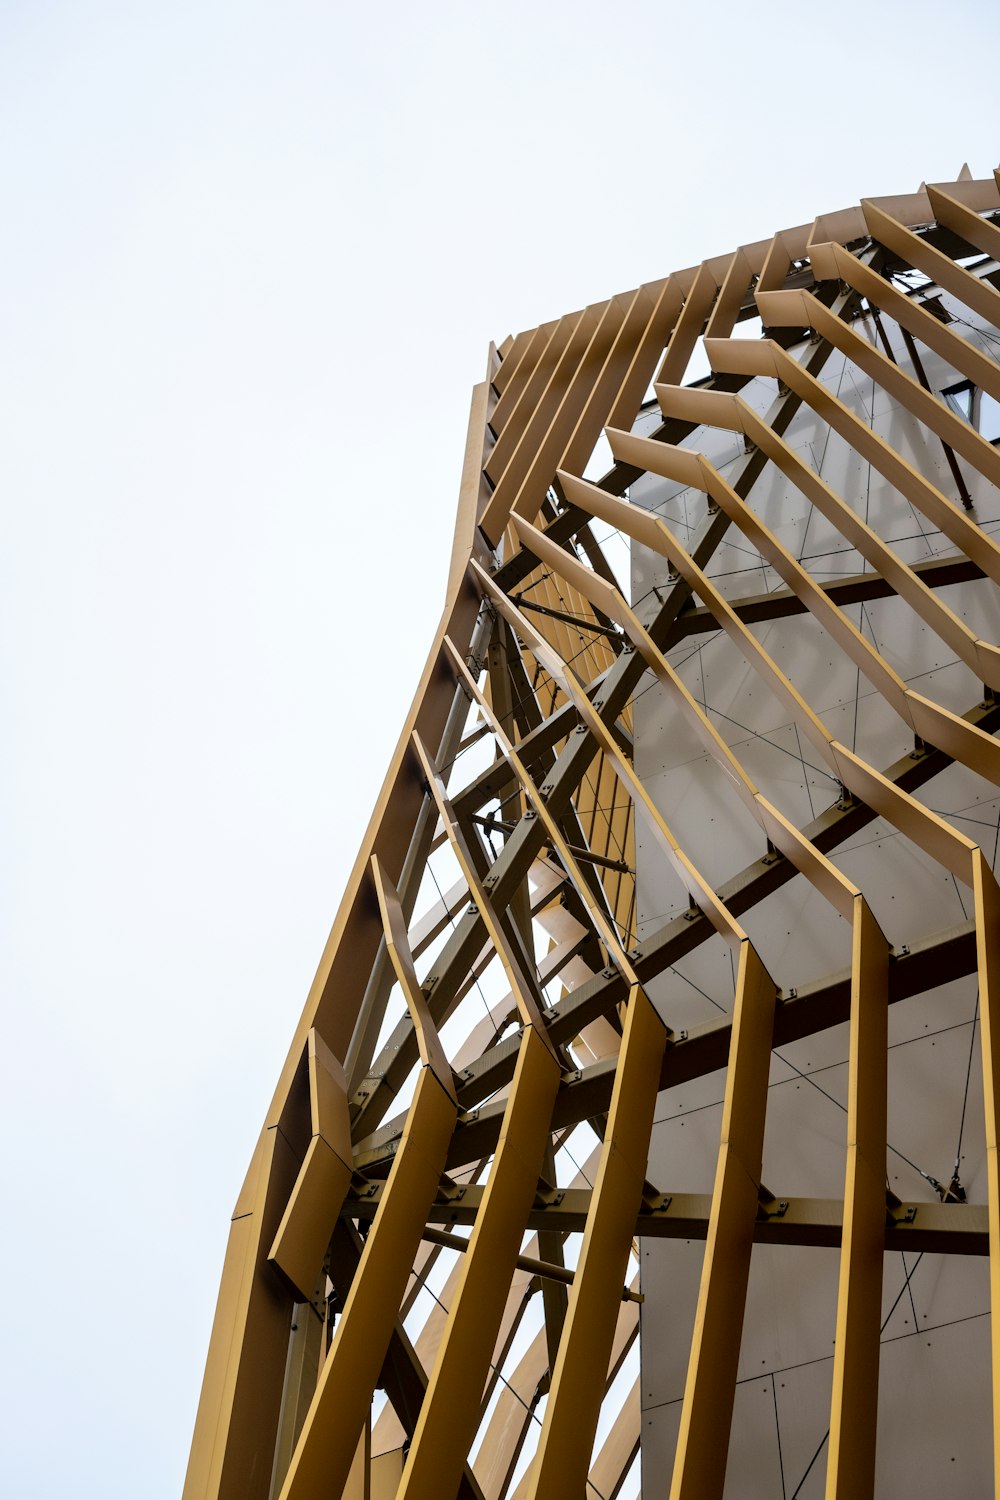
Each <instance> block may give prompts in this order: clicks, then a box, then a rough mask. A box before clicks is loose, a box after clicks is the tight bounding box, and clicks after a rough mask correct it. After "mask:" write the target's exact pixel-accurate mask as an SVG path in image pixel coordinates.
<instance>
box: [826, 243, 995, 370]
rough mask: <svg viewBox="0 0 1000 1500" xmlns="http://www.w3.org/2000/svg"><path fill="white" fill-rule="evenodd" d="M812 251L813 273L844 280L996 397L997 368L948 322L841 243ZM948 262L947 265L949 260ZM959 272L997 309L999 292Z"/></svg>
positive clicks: (967, 274) (947, 361)
mask: <svg viewBox="0 0 1000 1500" xmlns="http://www.w3.org/2000/svg"><path fill="white" fill-rule="evenodd" d="M918 243H922V241H920V242H918ZM812 254H813V268H814V270H815V272H816V274H817V276H823V277H828V278H829V279H831V280H840V281H845V282H847V283H848V285H849V286H853V287H856V288H857V290H858V291H859V292H863V293H864V295H865V297H866V298H867V299H868V301H869V302H870V303H871V304H873V305H874V306H875V307H877V308H879V309H880V310H881V311H882V312H885V313H888V315H889V316H890V317H891V318H894V319H895V320H896V322H897V323H898V324H899V325H900V327H901V328H905V329H906V330H907V331H908V332H909V333H912V334H913V336H914V338H918V339H920V340H921V342H922V343H924V344H926V345H927V347H928V349H933V351H934V353H935V354H937V355H940V357H941V358H942V359H943V360H945V361H946V363H947V364H950V365H951V366H952V367H953V368H954V369H955V370H957V371H958V373H959V374H960V375H965V376H967V377H968V379H969V380H972V381H973V382H974V383H975V384H976V385H978V386H981V387H982V389H983V390H984V391H989V392H990V394H991V395H992V396H994V397H996V398H997V399H1000V368H998V367H997V365H996V364H995V363H994V362H993V360H992V359H990V357H989V355H987V354H984V353H983V352H982V351H981V350H980V349H977V348H976V347H975V345H974V344H970V343H969V341H968V339H967V338H962V337H960V335H959V334H957V333H956V332H955V330H954V328H953V327H952V326H951V325H950V324H948V323H942V322H941V321H940V319H939V318H936V317H934V315H933V313H929V312H927V311H926V309H925V308H923V307H921V305H920V303H919V302H918V301H916V300H915V299H914V298H913V297H907V296H906V295H904V293H903V292H901V291H900V290H899V288H898V287H895V286H893V284H892V282H891V281H887V280H886V278H885V277H884V276H879V275H878V274H877V273H876V272H875V271H873V270H872V268H871V266H866V265H863V264H862V262H861V261H860V260H858V258H857V256H856V255H852V254H851V252H850V251H849V250H845V249H844V247H843V246H842V245H816V246H814V247H813V252H812ZM948 264H949V265H951V264H952V263H951V261H949V262H948ZM956 269H959V268H957V267H956ZM961 274H962V275H963V276H965V278H966V280H967V281H969V282H971V283H972V284H973V285H974V286H975V287H981V288H982V289H983V290H984V291H987V292H989V293H990V296H991V297H992V298H993V299H994V302H995V304H996V308H1000V294H998V293H997V292H995V291H994V290H993V288H992V287H990V286H986V285H985V284H984V283H982V282H980V281H978V280H977V279H976V278H975V277H974V276H970V275H969V273H968V272H967V271H963V272H962V273H961ZM994 316H996V313H994Z"/></svg>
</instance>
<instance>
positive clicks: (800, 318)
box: [757, 290, 1000, 484]
mask: <svg viewBox="0 0 1000 1500" xmlns="http://www.w3.org/2000/svg"><path fill="white" fill-rule="evenodd" d="M757 302H758V306H759V307H760V310H761V317H762V318H763V319H764V322H765V323H766V324H767V325H768V327H793V328H800V327H802V328H815V329H816V332H817V333H819V334H821V335H822V337H823V338H825V339H829V341H830V342H831V343H832V344H835V345H836V347H837V348H838V349H840V350H841V352H842V353H844V354H846V355H847V356H848V358H849V359H851V360H853V361H854V363H855V364H856V365H858V366H859V367H860V368H861V369H862V370H864V372H865V374H866V375H868V376H870V378H871V379H872V380H874V381H875V382H876V384H877V385H880V386H882V387H883V388H884V389H885V390H887V391H888V392H889V394H890V395H891V396H894V397H895V399H896V400H897V401H899V402H900V403H901V404H902V405H903V406H905V407H906V409H907V410H908V411H909V412H910V413H911V414H912V415H913V416H914V417H916V418H917V420H918V421H920V422H922V423H923V424H924V425H925V426H927V427H929V428H930V430H931V431H932V432H934V433H936V434H937V436H938V437H939V438H941V439H942V441H943V442H945V443H947V444H948V446H949V447H950V448H954V450H955V452H956V453H960V454H961V455H962V457H963V458H965V459H967V460H968V461H969V463H970V464H972V466H973V467H974V468H976V469H978V470H979V472H980V474H982V475H983V477H984V478H986V479H988V480H989V481H990V483H991V484H1000V454H997V453H996V451H995V450H994V449H993V448H992V447H991V446H990V444H989V443H988V442H987V441H986V440H985V438H983V437H981V436H980V434H979V433H978V432H976V430H975V428H973V427H970V426H969V424H968V422H966V421H965V420H964V419H963V418H962V417H960V416H958V415H957V414H956V413H955V412H953V411H952V410H951V408H950V407H948V406H946V405H945V403H944V402H943V401H939V400H938V398H937V397H936V396H933V395H931V393H930V392H929V391H925V390H924V388H923V386H922V385H920V384H919V383H918V382H917V381H916V380H914V379H913V378H912V377H911V376H910V375H908V374H907V373H906V371H905V370H902V369H901V368H900V367H899V365H897V364H895V363H894V362H893V361H892V360H891V359H888V358H887V357H886V356H885V355H884V354H883V353H882V352H881V350H880V349H876V348H875V346H874V344H870V343H869V342H868V340H867V339H865V338H862V336H861V335H860V334H859V333H858V332H857V330H856V329H855V328H853V327H852V326H851V325H850V324H848V323H845V322H843V320H842V319H840V318H838V317H837V316H836V315H835V314H834V313H831V312H830V310H829V308H827V307H825V306H824V304H823V303H822V302H821V301H820V300H819V298H818V297H814V296H813V295H812V293H811V292H804V291H796V290H792V291H780V292H758V293H757Z"/></svg>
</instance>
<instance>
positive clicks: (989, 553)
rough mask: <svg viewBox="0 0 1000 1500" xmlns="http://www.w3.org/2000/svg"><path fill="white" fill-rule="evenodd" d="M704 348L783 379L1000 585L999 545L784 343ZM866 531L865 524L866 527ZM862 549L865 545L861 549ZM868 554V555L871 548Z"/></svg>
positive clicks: (901, 580) (946, 617)
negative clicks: (803, 364)
mask: <svg viewBox="0 0 1000 1500" xmlns="http://www.w3.org/2000/svg"><path fill="white" fill-rule="evenodd" d="M705 348H706V352H707V354H708V357H709V360H710V362H711V364H712V368H713V369H717V370H719V371H722V372H726V373H729V372H732V373H737V372H738V373H740V374H747V375H769V376H771V377H772V378H774V379H777V380H781V381H783V382H784V383H785V385H787V386H788V387H789V388H790V389H792V390H794V391H795V392H796V393H797V394H798V395H800V396H801V397H802V398H803V400H805V401H806V402H807V404H808V405H809V406H810V407H811V408H812V410H813V411H815V412H816V414H817V415H818V416H820V417H822V418H823V420H824V421H825V422H827V423H828V424H829V426H830V427H831V428H832V429H833V430H834V431H835V432H837V433H839V434H840V436H841V437H843V438H844V439H845V440H846V441H847V442H848V443H849V444H850V446H851V447H852V448H854V449H855V451H856V452H858V453H859V454H861V455H862V456H863V457H864V458H866V459H867V460H868V462H869V463H870V464H872V466H873V467H874V468H875V469H877V470H878V472H879V473H880V474H882V475H884V477H885V478H886V479H888V480H889V482H890V483H891V484H893V485H895V487H896V488H897V489H898V490H899V491H900V493H901V494H903V495H905V496H906V498H907V500H909V502H910V503H911V505H913V506H914V507H915V508H916V509H917V510H918V511H920V513H921V515H923V516H926V518H927V519H928V520H929V521H930V522H931V524H932V525H933V526H935V527H937V528H938V530H940V531H943V532H944V534H945V536H946V537H948V539H949V541H951V542H952V543H954V545H955V546H956V547H958V548H959V549H960V551H962V552H964V553H965V555H966V556H967V557H970V558H972V559H973V561H974V562H976V563H977V564H978V565H979V567H980V568H982V570H983V572H984V573H985V574H986V575H987V576H988V577H990V578H992V579H993V580H994V582H997V583H1000V547H998V546H997V544H996V542H995V541H994V540H993V538H992V537H991V536H989V535H988V534H987V533H986V532H985V531H983V529H982V527H980V526H977V525H976V523H975V522H974V521H973V520H971V519H970V518H969V517H968V516H967V515H966V514H965V513H964V512H963V511H962V510H959V509H958V508H957V507H956V506H955V505H954V504H953V503H952V502H951V501H950V500H948V499H946V498H945V496H944V495H943V494H942V493H941V491H940V490H939V489H937V488H936V487H935V486H934V485H933V484H932V483H931V482H930V480H929V479H927V478H926V477H925V476H924V475H923V474H921V473H920V472H919V471H918V470H917V469H915V468H914V467H913V465H912V464H910V463H908V462H907V460H906V459H905V458H904V457H903V456H902V455H901V454H899V453H897V452H896V450H895V449H894V448H891V447H890V446H889V444H888V443H887V442H886V441H885V440H884V439H883V438H881V437H880V436H879V435H878V434H877V433H876V432H874V431H873V429H872V428H871V427H869V426H868V425H867V424H866V423H864V422H862V421H861V420H860V418H858V417H857V416H855V414H854V413H853V412H852V411H850V410H849V409H848V408H847V406H845V405H844V403H843V402H842V401H841V400H840V399H839V397H837V396H836V395H835V394H834V392H833V391H831V390H830V389H829V388H828V387H827V386H825V385H823V383H822V382H821V381H819V380H817V379H816V377H815V376H813V375H811V374H810V373H809V371H808V370H806V369H804V368H803V366H802V365H800V364H799V362H798V360H795V359H793V358H792V357H791V355H790V354H788V353H787V352H786V351H785V350H784V349H782V348H781V347H780V345H778V344H775V343H774V342H773V341H771V340H762V341H761V342H760V343H751V342H750V341H748V340H745V339H728V340H720V341H718V342H712V343H709V342H708V340H706V342H705ZM609 436H610V435H609ZM629 436H631V434H629ZM640 441H641V440H640ZM868 529H869V528H866V531H867V530H868ZM858 535H859V536H861V535H863V533H861V532H860V531H859V533H858ZM859 550H862V551H863V550H864V549H863V548H859ZM865 555H866V556H867V555H868V554H867V552H866V554H865ZM897 567H899V568H900V571H898V572H896V573H894V574H893V576H892V581H893V586H894V587H895V588H896V589H897V592H898V593H900V594H902V595H903V596H904V597H905V598H906V599H907V601H908V602H909V603H910V604H911V605H912V606H913V608H914V609H916V610H917V611H918V613H920V614H921V615H924V612H925V610H926V609H927V606H926V605H925V604H924V605H921V604H920V603H919V602H918V601H919V597H920V596H919V593H918V592H916V591H908V587H907V580H906V572H908V571H909V570H906V572H904V571H902V569H901V565H899V563H898V560H897ZM936 603H937V606H938V609H937V612H936V613H935V615H934V618H933V620H932V619H931V617H930V615H929V614H928V615H926V618H927V620H928V623H929V624H932V628H933V629H935V630H936V631H937V633H938V634H939V635H940V636H941V637H942V639H943V640H947V641H948V644H949V645H951V646H952V647H953V649H954V650H955V651H956V652H957V653H958V654H959V655H962V656H963V659H965V653H966V652H967V651H968V646H967V645H963V641H967V640H968V638H970V637H971V632H970V631H969V630H968V628H967V627H966V626H965V625H964V624H963V623H962V622H961V621H960V620H958V619H957V617H956V616H955V615H954V614H953V613H952V612H951V611H950V610H948V609H947V606H946V605H944V604H943V603H942V602H941V601H940V600H937V601H936ZM975 646H976V649H977V650H978V652H979V656H980V666H979V670H980V672H981V674H983V668H984V665H985V673H984V681H988V680H989V673H990V671H993V672H996V671H997V670H998V662H1000V650H998V648H997V646H996V645H994V644H993V643H991V642H983V641H978V640H977V641H975Z"/></svg>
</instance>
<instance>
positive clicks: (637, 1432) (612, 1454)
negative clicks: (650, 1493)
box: [587, 1378, 642, 1500]
mask: <svg viewBox="0 0 1000 1500" xmlns="http://www.w3.org/2000/svg"><path fill="white" fill-rule="evenodd" d="M641 1435H642V1399H641V1394H640V1390H639V1380H638V1378H637V1379H636V1380H635V1381H634V1382H633V1384H632V1386H631V1387H630V1389H629V1392H628V1395H627V1396H626V1397H625V1399H624V1401H623V1402H622V1404H621V1409H620V1411H619V1412H618V1415H617V1417H615V1420H614V1422H613V1424H612V1427H611V1431H610V1432H609V1433H608V1435H607V1437H606V1438H605V1439H604V1442H603V1443H602V1444H601V1451H600V1453H599V1454H598V1455H597V1457H596V1458H595V1459H594V1463H593V1467H592V1468H591V1470H590V1474H589V1476H588V1479H587V1497H588V1500H591V1497H593V1500H605V1497H606V1496H608V1495H616V1494H617V1493H618V1490H619V1487H620V1485H621V1483H622V1480H623V1479H624V1477H625V1475H626V1473H627V1471H628V1470H629V1468H630V1467H631V1465H632V1463H633V1460H634V1459H635V1456H636V1454H637V1453H638V1451H639V1440H640V1437H641Z"/></svg>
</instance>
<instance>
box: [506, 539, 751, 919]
mask: <svg viewBox="0 0 1000 1500" xmlns="http://www.w3.org/2000/svg"><path fill="white" fill-rule="evenodd" d="M518 530H519V532H520V533H521V534H522V535H524V536H529V537H531V536H538V533H537V532H535V530H534V528H533V527H531V526H530V524H528V523H521V524H519V527H518ZM476 576H477V577H478V578H479V581H480V583H481V584H482V587H483V588H484V590H486V592H487V594H488V596H489V598H491V599H492V600H493V602H494V604H495V605H496V607H497V609H498V610H500V612H501V613H502V614H503V615H504V616H505V617H506V618H507V620H508V621H509V622H510V624H511V625H513V626H514V627H515V629H518V630H520V631H522V632H523V634H524V635H525V636H526V637H527V639H528V640H529V642H530V644H531V649H532V651H533V652H534V654H535V656H536V658H537V659H538V660H539V661H541V662H543V664H545V666H546V667H547V669H548V670H549V672H550V673H551V674H552V676H553V677H555V678H557V680H558V681H559V682H560V683H561V685H562V687H563V690H564V692H565V693H566V695H567V696H568V697H569V698H570V699H571V701H572V703H573V705H574V707H575V708H576V711H577V713H578V714H579V716H580V720H581V722H582V723H583V724H584V725H586V727H587V729H589V731H590V733H591V734H592V735H593V736H594V738H595V739H596V740H597V741H598V743H599V744H600V745H601V747H602V749H603V750H604V754H605V756H606V757H607V758H608V759H609V760H610V761H611V764H612V765H613V766H614V769H615V771H616V772H617V775H618V777H619V779H620V780H621V781H622V783H623V785H624V786H625V788H626V790H627V791H628V794H629V796H630V797H631V798H632V800H633V802H634V803H635V805H636V806H638V807H641V808H642V811H643V815H644V818H645V820H646V823H647V825H648V827H649V828H650V829H651V830H652V833H653V836H654V838H655V839H656V841H657V843H658V844H659V846H660V848H661V849H662V850H663V852H664V853H665V854H666V856H667V858H668V859H669V860H670V862H671V864H672V865H673V866H674V869H675V870H676V872H677V875H678V878H679V879H680V880H681V882H682V884H683V885H684V887H685V888H686V890H687V892H688V895H689V897H690V899H691V900H693V901H694V902H696V903H697V905H698V906H700V907H701V909H702V910H703V911H704V913H705V915H706V916H707V917H708V919H709V921H710V922H711V923H712V925H713V926H714V927H715V929H716V931H717V932H718V933H720V934H721V936H722V937H724V938H725V939H726V941H727V942H729V943H730V944H732V945H734V946H736V947H738V946H739V944H740V943H741V942H742V940H743V938H744V937H745V933H744V932H743V929H742V928H741V927H740V925H739V923H738V922H737V921H736V919H735V918H734V917H733V916H732V914H731V913H730V912H729V911H728V910H727V908H726V906H725V904H724V903H723V902H721V901H720V900H719V898H718V896H717V894H716V892H715V890H714V889H713V888H712V886H711V885H710V884H709V882H708V881H707V880H705V878H704V877H703V876H702V875H701V874H700V873H699V871H698V870H697V869H695V867H694V865H693V864H692V862H691V860H690V859H689V858H688V857H687V855H686V854H685V853H684V851H683V850H682V849H681V847H680V845H679V844H678V843H677V840H676V839H675V838H674V836H673V834H672V833H671V832H670V829H669V828H668V826H667V824H666V822H665V821H664V819H663V817H662V816H661V814H660V812H659V810H658V809H657V808H656V806H655V804H654V803H653V800H652V798H651V797H650V795H649V793H648V792H647V790H646V788H645V787H644V786H643V784H642V782H641V781H640V780H639V778H638V777H637V776H636V774H635V771H634V770H633V768H632V766H631V765H630V763H629V762H628V760H627V759H626V758H625V756H623V755H622V753H621V751H620V750H619V748H618V745H617V743H616V741H615V738H614V736H613V735H612V733H611V731H610V730H609V729H608V727H607V725H606V724H605V723H604V721H603V720H602V719H601V717H600V715H599V714H598V713H597V712H596V710H595V709H594V707H593V705H592V704H591V702H590V699H589V698H588V697H587V695H586V693H585V692H584V691H583V690H582V687H581V686H580V684H579V682H578V681H577V680H576V679H575V678H574V676H573V674H572V671H571V670H570V669H569V668H567V666H566V663H565V662H563V661H562V660H561V659H560V658H559V657H558V656H557V654H556V653H555V652H554V651H553V650H552V648H551V647H550V646H549V645H548V643H547V642H546V641H545V640H544V638H543V637H542V636H540V635H539V633H538V632H537V631H536V630H535V628H534V626H533V625H532V624H531V622H530V621H529V620H527V619H525V617H524V616H523V615H522V614H521V612H520V611H519V610H518V609H517V608H516V606H515V605H513V604H512V603H511V602H510V600H509V599H507V598H506V597H505V596H504V595H503V594H502V593H500V591H499V590H497V589H495V588H493V586H492V584H491V581H490V579H489V578H488V577H487V575H486V574H484V573H482V572H481V571H479V570H477V575H476Z"/></svg>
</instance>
